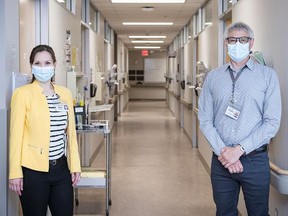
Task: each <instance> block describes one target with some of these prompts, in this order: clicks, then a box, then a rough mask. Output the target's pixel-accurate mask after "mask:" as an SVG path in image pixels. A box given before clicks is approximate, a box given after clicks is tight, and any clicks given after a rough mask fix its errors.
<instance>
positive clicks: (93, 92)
mask: <svg viewBox="0 0 288 216" xmlns="http://www.w3.org/2000/svg"><path fill="white" fill-rule="evenodd" d="M96 92H97V85H96V84H95V83H90V98H93V97H95V96H96Z"/></svg>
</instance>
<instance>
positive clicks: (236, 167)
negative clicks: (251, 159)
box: [228, 160, 243, 174]
mask: <svg viewBox="0 0 288 216" xmlns="http://www.w3.org/2000/svg"><path fill="white" fill-rule="evenodd" d="M228 170H229V172H230V173H231V174H233V173H242V172H243V165H242V163H241V161H240V160H238V161H236V162H235V163H234V164H232V165H231V166H229V167H228Z"/></svg>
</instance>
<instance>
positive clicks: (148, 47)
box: [134, 46, 161, 49]
mask: <svg viewBox="0 0 288 216" xmlns="http://www.w3.org/2000/svg"><path fill="white" fill-rule="evenodd" d="M134 48H135V49H160V48H161V47H160V46H134Z"/></svg>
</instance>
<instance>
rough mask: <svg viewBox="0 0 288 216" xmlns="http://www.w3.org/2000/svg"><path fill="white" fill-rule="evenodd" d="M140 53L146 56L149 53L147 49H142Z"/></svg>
mask: <svg viewBox="0 0 288 216" xmlns="http://www.w3.org/2000/svg"><path fill="white" fill-rule="evenodd" d="M141 55H142V56H148V55H149V52H148V50H142V52H141Z"/></svg>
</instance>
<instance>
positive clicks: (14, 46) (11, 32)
mask: <svg viewBox="0 0 288 216" xmlns="http://www.w3.org/2000/svg"><path fill="white" fill-rule="evenodd" d="M0 47H1V49H0V75H1V79H0V98H1V99H0V122H1V125H0V131H1V132H0V148H1V151H0V173H1V175H0V191H1V193H0V215H8V216H14V215H16V214H17V211H18V205H17V203H18V196H16V194H15V193H14V192H12V191H8V184H7V183H8V182H7V179H8V175H7V174H8V154H7V152H8V141H9V140H8V134H9V132H8V128H9V124H8V122H9V107H10V98H11V94H12V82H11V80H12V77H11V75H12V72H13V71H14V72H18V71H19V1H18V0H2V1H0Z"/></svg>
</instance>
